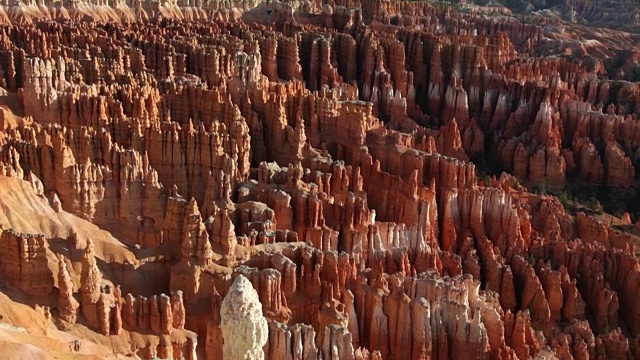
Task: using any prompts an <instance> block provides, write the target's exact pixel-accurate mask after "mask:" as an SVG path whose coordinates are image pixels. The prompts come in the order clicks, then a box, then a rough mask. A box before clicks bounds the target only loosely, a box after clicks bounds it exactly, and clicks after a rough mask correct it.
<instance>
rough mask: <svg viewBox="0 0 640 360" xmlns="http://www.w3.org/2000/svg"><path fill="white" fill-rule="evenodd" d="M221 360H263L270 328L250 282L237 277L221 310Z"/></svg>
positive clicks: (242, 277) (239, 276)
mask: <svg viewBox="0 0 640 360" xmlns="http://www.w3.org/2000/svg"><path fill="white" fill-rule="evenodd" d="M220 322H221V324H220V325H221V327H222V337H223V339H224V345H223V351H224V360H245V359H250V360H263V359H264V352H263V350H262V347H263V346H264V345H265V344H266V343H267V340H268V335H269V328H268V325H267V319H265V317H264V315H262V303H260V298H259V297H258V293H257V292H256V290H255V289H254V288H253V285H251V282H250V281H249V280H248V279H247V278H246V277H244V276H242V275H238V277H236V279H235V280H234V282H233V285H231V288H230V289H229V292H228V293H227V296H225V298H224V300H223V301H222V306H221V307H220Z"/></svg>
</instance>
